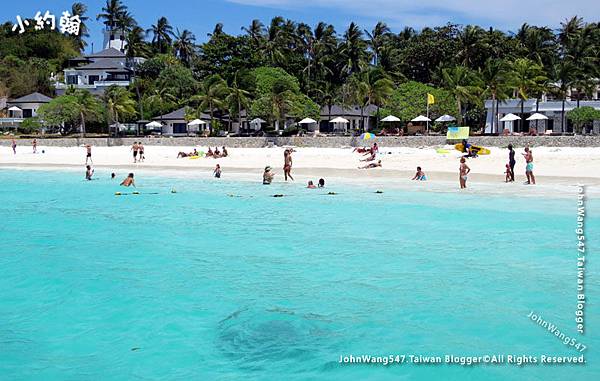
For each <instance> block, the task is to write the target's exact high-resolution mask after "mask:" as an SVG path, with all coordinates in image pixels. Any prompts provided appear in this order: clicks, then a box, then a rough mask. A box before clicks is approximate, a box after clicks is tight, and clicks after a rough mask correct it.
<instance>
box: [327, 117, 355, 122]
mask: <svg viewBox="0 0 600 381" xmlns="http://www.w3.org/2000/svg"><path fill="white" fill-rule="evenodd" d="M329 123H350V122H349V121H348V119H344V118H342V117H341V116H338V117H337V118H334V119H331V120H330V121H329Z"/></svg>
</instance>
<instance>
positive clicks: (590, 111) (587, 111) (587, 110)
mask: <svg viewBox="0 0 600 381" xmlns="http://www.w3.org/2000/svg"><path fill="white" fill-rule="evenodd" d="M567 118H568V119H569V120H570V121H571V122H573V124H574V125H575V132H578V133H581V132H583V127H585V126H587V125H590V124H591V123H592V122H593V121H594V120H600V111H599V110H596V109H595V108H593V107H591V106H583V107H577V108H574V109H573V110H571V111H569V112H568V113H567Z"/></svg>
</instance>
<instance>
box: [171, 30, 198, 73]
mask: <svg viewBox="0 0 600 381" xmlns="http://www.w3.org/2000/svg"><path fill="white" fill-rule="evenodd" d="M195 41H196V36H194V34H193V33H192V32H190V31H189V30H187V29H185V30H184V31H183V32H179V29H177V35H176V36H175V42H174V43H173V47H174V48H175V53H176V54H177V57H179V59H180V60H181V62H183V64H184V65H185V66H187V67H189V66H190V64H191V60H192V57H193V56H194V55H195V54H196V44H195Z"/></svg>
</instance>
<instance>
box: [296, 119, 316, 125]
mask: <svg viewBox="0 0 600 381" xmlns="http://www.w3.org/2000/svg"><path fill="white" fill-rule="evenodd" d="M315 123H317V121H316V120H314V119H311V118H304V119H302V120H301V121H299V122H298V124H315Z"/></svg>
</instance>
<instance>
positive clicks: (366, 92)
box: [355, 69, 394, 131]
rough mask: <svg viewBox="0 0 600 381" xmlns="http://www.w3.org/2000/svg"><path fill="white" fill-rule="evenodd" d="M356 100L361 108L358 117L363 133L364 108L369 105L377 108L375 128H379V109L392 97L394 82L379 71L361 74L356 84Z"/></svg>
mask: <svg viewBox="0 0 600 381" xmlns="http://www.w3.org/2000/svg"><path fill="white" fill-rule="evenodd" d="M355 86H356V88H357V100H358V101H359V104H360V106H361V110H360V117H361V121H362V124H363V128H364V129H365V131H366V130H367V129H366V128H365V126H364V125H365V123H364V108H365V107H366V106H368V105H370V104H373V105H375V106H377V126H379V108H380V107H381V106H382V105H383V104H384V103H385V100H386V99H387V98H389V97H390V96H391V95H392V92H393V91H394V82H392V81H391V80H390V79H389V78H387V76H386V75H385V73H384V71H383V70H381V69H371V70H368V71H365V72H363V73H362V74H361V75H360V76H359V78H358V83H355Z"/></svg>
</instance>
